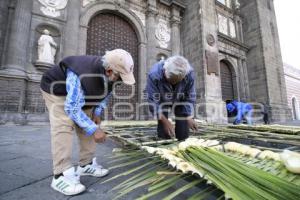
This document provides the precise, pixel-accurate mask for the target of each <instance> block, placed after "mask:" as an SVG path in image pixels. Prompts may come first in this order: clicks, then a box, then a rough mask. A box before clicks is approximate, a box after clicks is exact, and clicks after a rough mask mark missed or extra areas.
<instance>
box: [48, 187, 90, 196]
mask: <svg viewBox="0 0 300 200" xmlns="http://www.w3.org/2000/svg"><path fill="white" fill-rule="evenodd" d="M51 187H52V189H54V190H55V191H57V192H60V193H62V194H64V195H66V196H74V195H78V194H80V193H82V192H84V191H85V190H86V188H84V189H83V190H82V191H79V192H76V193H75V192H74V193H66V192H63V191H61V190H59V189H57V188H56V187H54V186H53V185H52V184H51Z"/></svg>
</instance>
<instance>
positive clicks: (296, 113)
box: [292, 97, 300, 120]
mask: <svg viewBox="0 0 300 200" xmlns="http://www.w3.org/2000/svg"><path fill="white" fill-rule="evenodd" d="M292 108H293V118H294V119H295V120H300V116H299V115H300V113H299V105H298V102H297V99H296V98H295V97H293V98H292Z"/></svg>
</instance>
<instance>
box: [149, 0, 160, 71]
mask: <svg viewBox="0 0 300 200" xmlns="http://www.w3.org/2000/svg"><path fill="white" fill-rule="evenodd" d="M157 13H158V11H157V8H156V1H155V0H148V8H147V18H146V26H147V27H146V29H147V39H148V41H147V44H148V45H147V69H148V70H149V69H150V68H151V66H152V65H153V64H154V63H155V62H156V38H155V28H156V23H155V18H156V15H157ZM148 70H147V71H148Z"/></svg>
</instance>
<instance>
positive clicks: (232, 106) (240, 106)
mask: <svg viewBox="0 0 300 200" xmlns="http://www.w3.org/2000/svg"><path fill="white" fill-rule="evenodd" d="M226 108H227V110H228V112H229V113H232V112H235V111H237V116H236V120H237V121H241V120H242V117H243V115H245V114H246V113H247V112H249V111H251V110H252V105H250V104H248V103H243V102H239V101H233V102H231V103H229V104H227V105H226Z"/></svg>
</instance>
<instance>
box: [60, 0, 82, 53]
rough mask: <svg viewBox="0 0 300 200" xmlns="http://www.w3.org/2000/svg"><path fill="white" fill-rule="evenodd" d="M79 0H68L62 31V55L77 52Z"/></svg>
mask: <svg viewBox="0 0 300 200" xmlns="http://www.w3.org/2000/svg"><path fill="white" fill-rule="evenodd" d="M80 6H81V3H80V0H69V3H68V8H67V13H68V15H67V23H66V27H65V31H64V53H63V57H66V56H72V55H77V54H78V39H79V18H80Z"/></svg>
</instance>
